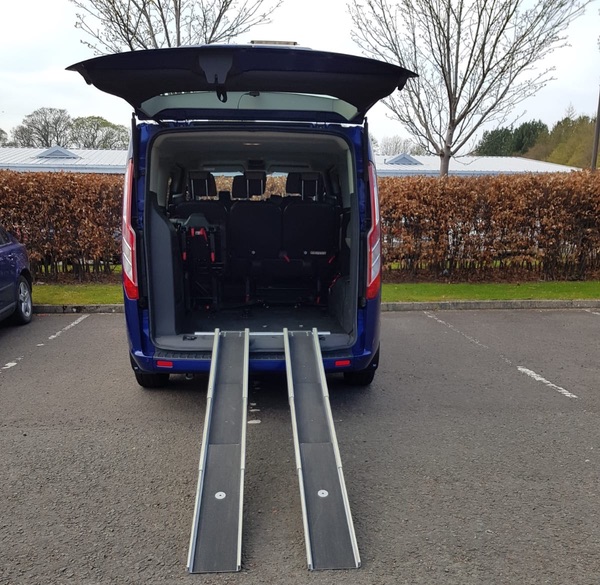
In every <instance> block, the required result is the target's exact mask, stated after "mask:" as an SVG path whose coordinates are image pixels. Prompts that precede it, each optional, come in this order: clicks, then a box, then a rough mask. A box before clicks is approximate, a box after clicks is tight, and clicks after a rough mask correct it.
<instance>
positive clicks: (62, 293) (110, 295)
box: [33, 284, 123, 305]
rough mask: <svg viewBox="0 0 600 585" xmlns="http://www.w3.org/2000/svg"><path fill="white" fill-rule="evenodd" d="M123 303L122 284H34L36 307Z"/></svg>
mask: <svg viewBox="0 0 600 585" xmlns="http://www.w3.org/2000/svg"><path fill="white" fill-rule="evenodd" d="M122 302H123V288H122V286H121V285H120V284H34V285H33V303H34V304H35V305H115V304H119V303H122Z"/></svg>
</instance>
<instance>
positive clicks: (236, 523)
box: [188, 330, 249, 573]
mask: <svg viewBox="0 0 600 585" xmlns="http://www.w3.org/2000/svg"><path fill="white" fill-rule="evenodd" d="M248 351H249V341H248V332H247V331H246V332H245V333H238V332H235V333H231V332H229V333H219V331H218V330H217V331H215V344H214V348H213V357H212V360H213V361H212V365H211V373H210V378H209V387H208V394H207V405H206V422H205V429H204V439H203V443H202V452H201V455H200V465H199V477H198V492H197V495H196V509H195V512H194V523H193V527H192V536H191V542H190V553H189V558H188V569H189V571H190V573H221V572H230V571H239V570H240V569H241V530H242V507H243V498H244V489H243V483H244V469H245V441H246V416H247V415H246V412H247V402H248Z"/></svg>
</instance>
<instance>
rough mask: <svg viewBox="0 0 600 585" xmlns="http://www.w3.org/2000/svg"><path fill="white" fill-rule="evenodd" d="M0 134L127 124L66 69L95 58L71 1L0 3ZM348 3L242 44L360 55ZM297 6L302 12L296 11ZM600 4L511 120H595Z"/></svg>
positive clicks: (391, 126) (310, 11)
mask: <svg viewBox="0 0 600 585" xmlns="http://www.w3.org/2000/svg"><path fill="white" fill-rule="evenodd" d="M0 3H1V8H0V14H1V15H2V21H1V25H0V128H2V129H3V130H5V131H6V132H9V131H10V130H11V129H12V128H13V127H14V126H16V125H17V124H19V123H20V122H21V120H22V119H23V117H24V116H26V115H27V114H30V113H31V112H33V111H34V110H35V109H37V108H40V107H44V106H45V107H54V108H64V109H66V110H67V111H68V112H69V114H70V115H71V116H73V117H76V116H92V115H98V116H103V117H104V118H106V119H108V120H110V121H111V122H115V123H118V124H125V125H128V124H129V120H130V115H131V114H130V112H131V109H130V107H129V106H128V105H127V104H126V103H125V102H122V101H121V100H120V99H119V98H116V97H113V96H109V95H106V94H103V93H102V92H100V91H98V90H97V89H94V88H93V87H89V86H87V85H86V84H85V82H84V81H83V79H82V78H81V76H80V75H79V74H77V73H73V72H70V71H65V70H64V69H65V67H67V66H69V65H71V64H73V63H76V62H78V61H82V60H84V59H88V58H91V57H93V56H94V55H93V53H92V52H91V50H90V49H88V48H87V47H85V46H84V45H83V44H82V43H81V42H80V39H81V32H80V31H78V30H76V29H75V27H74V23H75V8H74V6H73V5H72V4H71V3H70V2H69V1H68V0H15V1H12V0H10V1H9V0H0ZM345 6H346V0H285V2H284V6H283V7H282V8H280V9H279V10H278V11H277V12H276V13H274V15H273V23H272V24H271V25H267V26H261V27H257V28H255V29H254V30H253V31H252V32H250V33H249V34H248V35H244V37H242V38H240V39H239V42H248V41H250V40H252V39H269V40H293V41H297V42H298V43H299V44H301V45H302V46H306V47H311V48H313V49H320V50H326V51H327V50H330V51H337V52H345V53H355V54H360V51H359V49H358V48H357V47H356V45H354V43H353V42H352V41H351V40H350V28H351V21H350V18H349V16H348V15H347V12H346V8H345ZM300 7H301V8H300ZM599 31H600V15H599V14H598V6H597V4H596V5H592V7H591V8H588V10H587V13H586V14H585V16H584V17H582V18H580V19H579V20H578V21H576V22H575V23H574V24H573V25H572V26H571V29H570V33H569V37H570V43H571V46H570V47H565V48H563V49H560V50H558V51H555V52H554V53H553V54H552V55H551V57H550V58H549V60H548V64H551V65H554V66H555V67H556V71H555V73H554V76H555V77H556V80H555V81H552V82H550V83H549V84H548V85H547V87H546V88H544V89H543V90H542V91H540V92H539V93H538V94H537V95H536V96H535V97H533V98H530V99H529V100H528V101H526V102H524V104H523V105H522V106H521V108H520V109H519V110H518V112H515V115H517V114H520V113H522V112H523V111H525V115H524V116H523V118H522V119H521V120H522V121H524V120H531V119H538V118H539V119H541V120H542V121H544V122H546V124H548V125H552V124H553V123H554V122H556V121H557V120H559V119H560V118H561V117H563V115H564V113H565V111H566V110H567V108H568V107H569V105H572V106H573V107H574V108H575V111H576V112H577V113H582V114H588V115H595V113H596V108H597V104H598V91H599V84H600V51H599V50H598V44H597V39H598V34H599ZM369 122H370V127H371V133H372V134H373V135H375V136H376V137H377V138H379V139H381V138H383V137H384V136H391V135H394V134H401V135H404V136H408V135H407V133H406V131H405V130H404V129H403V127H402V126H401V125H400V124H399V123H398V122H394V121H391V120H389V119H388V118H387V113H386V108H385V107H384V106H383V105H378V106H375V107H374V108H373V110H371V113H370V115H369Z"/></svg>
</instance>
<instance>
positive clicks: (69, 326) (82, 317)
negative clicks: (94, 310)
mask: <svg viewBox="0 0 600 585" xmlns="http://www.w3.org/2000/svg"><path fill="white" fill-rule="evenodd" d="M88 317H89V315H81V317H79V319H75V321H73V323H71V324H70V325H67V326H66V327H63V328H62V329H61V330H60V331H57V332H56V333H55V334H54V335H51V336H50V337H48V339H56V338H57V337H58V336H59V335H62V334H63V333H64V332H65V331H68V330H69V329H71V327H75V325H79V323H81V322H82V321H83V320H84V319H87V318H88Z"/></svg>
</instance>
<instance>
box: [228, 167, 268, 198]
mask: <svg viewBox="0 0 600 585" xmlns="http://www.w3.org/2000/svg"><path fill="white" fill-rule="evenodd" d="M266 182H267V174H266V173H265V172H264V171H247V172H245V173H244V174H243V175H237V176H235V177H233V183H232V185H231V194H232V196H233V197H234V198H235V199H247V198H248V197H253V196H255V195H263V194H264V192H265V186H266Z"/></svg>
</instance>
